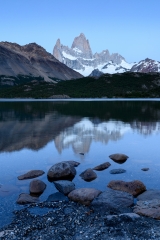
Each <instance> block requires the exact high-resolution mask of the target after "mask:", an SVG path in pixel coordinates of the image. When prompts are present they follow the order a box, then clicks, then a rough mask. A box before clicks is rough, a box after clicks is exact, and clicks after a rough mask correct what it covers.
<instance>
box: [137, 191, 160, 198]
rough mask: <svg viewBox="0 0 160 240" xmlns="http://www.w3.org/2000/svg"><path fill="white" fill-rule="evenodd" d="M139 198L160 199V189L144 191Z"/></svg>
mask: <svg viewBox="0 0 160 240" xmlns="http://www.w3.org/2000/svg"><path fill="white" fill-rule="evenodd" d="M137 199H138V200H141V201H146V200H147V201H148V200H154V199H159V200H160V190H157V189H155V190H154V189H151V190H147V191H145V192H143V193H142V194H140V195H139V196H138V197H137Z"/></svg>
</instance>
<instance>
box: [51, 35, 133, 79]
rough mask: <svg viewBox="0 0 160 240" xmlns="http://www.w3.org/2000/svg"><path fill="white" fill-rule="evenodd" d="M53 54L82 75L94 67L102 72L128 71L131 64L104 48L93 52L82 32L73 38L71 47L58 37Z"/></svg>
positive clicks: (87, 73) (86, 74)
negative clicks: (98, 51) (99, 51)
mask: <svg viewBox="0 0 160 240" xmlns="http://www.w3.org/2000/svg"><path fill="white" fill-rule="evenodd" d="M53 56H54V57H55V58H57V59H58V60H59V61H60V62H62V63H64V64H66V65H67V66H68V67H70V68H72V69H74V70H76V71H77V72H79V73H81V74H82V75H84V76H88V75H89V74H90V73H91V72H92V71H93V70H94V69H98V70H99V71H102V72H103V73H117V72H121V73H122V72H126V71H129V70H130V69H131V67H132V66H133V64H129V63H127V62H126V61H125V59H124V57H122V56H121V55H120V54H118V53H113V54H110V53H109V51H108V50H104V51H102V52H101V53H95V54H93V53H92V50H91V47H90V44H89V41H88V40H87V39H86V37H85V35H84V34H83V33H81V34H80V35H79V36H78V37H76V38H75V39H74V41H73V43H72V46H71V48H69V47H68V46H64V45H62V44H61V42H60V39H58V40H57V42H56V45H55V47H54V49H53Z"/></svg>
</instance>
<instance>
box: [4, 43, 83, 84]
mask: <svg viewBox="0 0 160 240" xmlns="http://www.w3.org/2000/svg"><path fill="white" fill-rule="evenodd" d="M0 75H4V76H18V75H28V76H34V77H39V76H40V77H42V78H44V80H45V81H52V79H56V78H57V79H63V80H67V79H73V78H80V77H81V75H80V74H79V73H77V72H75V71H73V70H72V69H70V68H68V67H67V66H66V65H64V64H62V63H61V62H59V61H58V60H57V59H56V58H55V57H54V56H53V55H52V54H50V53H48V52H47V51H46V50H45V49H44V48H43V47H41V46H39V45H38V44H36V43H30V44H27V45H24V46H20V45H18V44H16V43H10V42H0Z"/></svg>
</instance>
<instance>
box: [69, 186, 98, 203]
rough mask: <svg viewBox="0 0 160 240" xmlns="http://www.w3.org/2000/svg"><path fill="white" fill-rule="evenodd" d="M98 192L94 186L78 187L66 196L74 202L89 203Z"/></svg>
mask: <svg viewBox="0 0 160 240" xmlns="http://www.w3.org/2000/svg"><path fill="white" fill-rule="evenodd" d="M100 193H101V191H100V190H98V189H95V188H79V189H75V190H73V191H72V192H70V193H69V194H68V198H69V199H70V200H72V201H74V202H79V203H81V204H84V205H89V204H90V203H91V202H92V201H93V199H94V198H95V197H97V196H98V195H99V194H100Z"/></svg>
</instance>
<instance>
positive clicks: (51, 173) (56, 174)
mask: <svg viewBox="0 0 160 240" xmlns="http://www.w3.org/2000/svg"><path fill="white" fill-rule="evenodd" d="M75 175H76V170H75V168H74V167H73V166H72V165H71V164H69V163H68V162H60V163H56V164H54V165H53V166H52V167H51V168H50V169H49V170H48V173H47V176H48V180H49V181H52V182H53V181H56V180H72V179H73V178H74V177H75Z"/></svg>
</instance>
